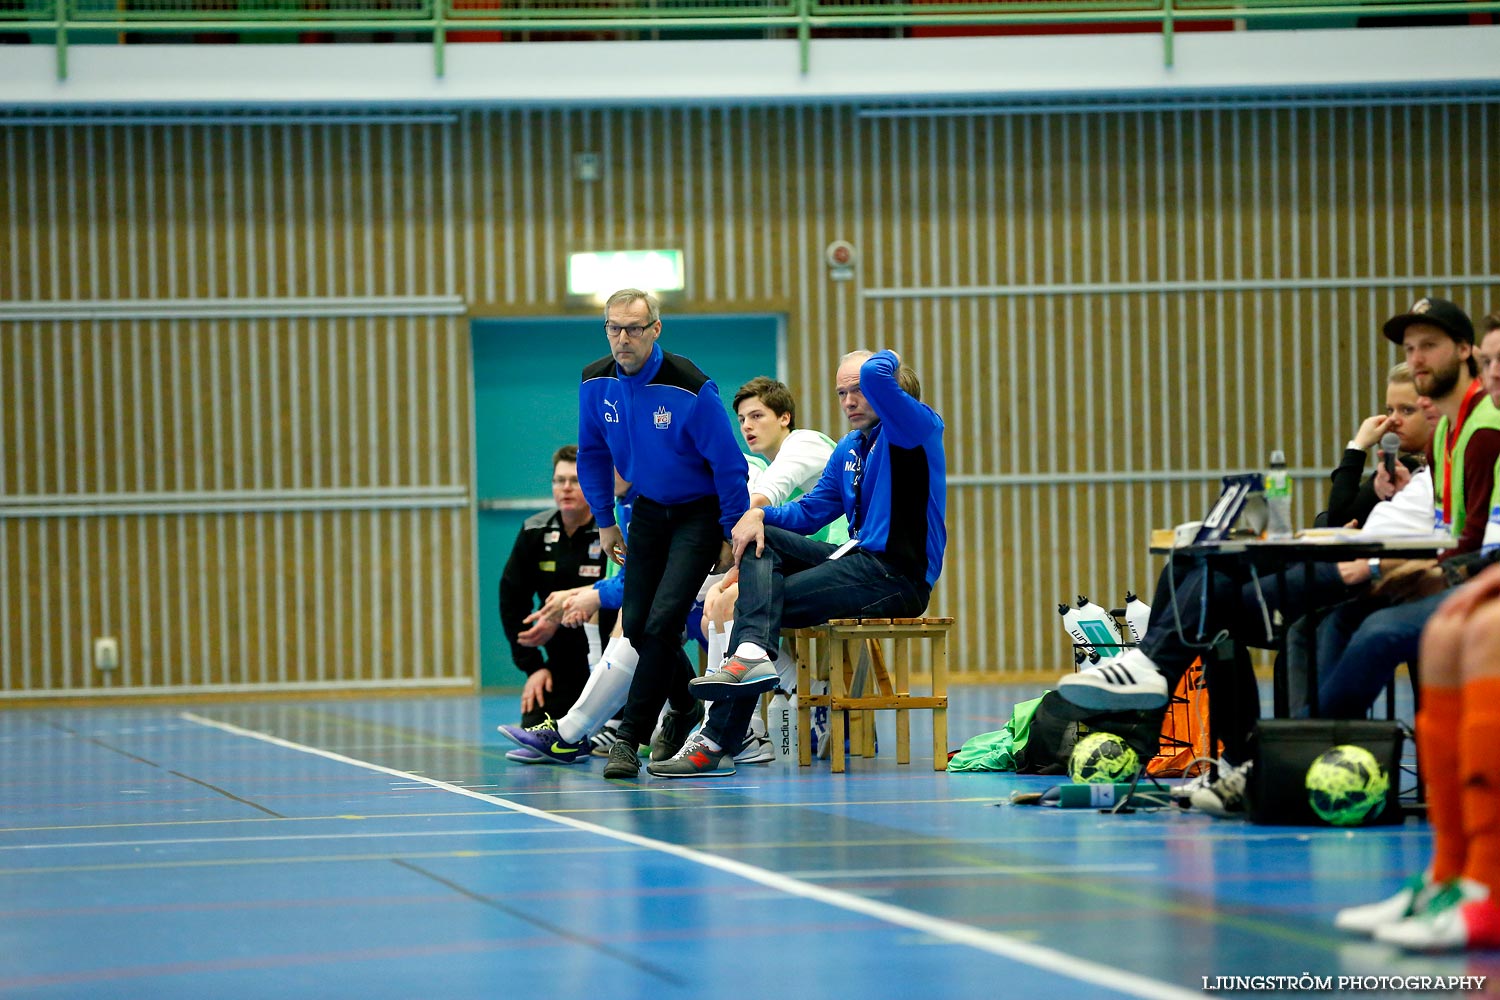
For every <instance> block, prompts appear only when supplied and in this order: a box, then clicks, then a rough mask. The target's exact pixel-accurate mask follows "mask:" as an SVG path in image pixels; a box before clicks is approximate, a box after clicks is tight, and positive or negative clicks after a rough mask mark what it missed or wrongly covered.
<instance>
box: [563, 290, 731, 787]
mask: <svg viewBox="0 0 1500 1000" xmlns="http://www.w3.org/2000/svg"><path fill="white" fill-rule="evenodd" d="M604 332H605V335H606V336H607V337H608V338H609V348H610V356H609V357H607V358H601V359H599V360H598V361H596V362H594V363H593V364H591V365H589V366H588V367H587V368H585V369H584V370H583V384H582V386H580V388H579V391H578V479H579V482H580V484H581V485H582V486H583V495H584V498H585V499H586V500H588V502H589V506H590V507H591V508H592V509H593V512H594V519H595V521H597V523H598V525H599V542H600V544H601V545H602V546H603V548H604V551H605V552H606V553H607V554H608V555H609V557H610V558H611V559H613V560H614V561H615V562H617V563H620V564H623V563H624V562H625V558H626V540H625V538H624V536H623V535H622V534H621V532H620V528H619V525H617V524H616V523H615V512H614V470H615V469H619V470H620V475H621V476H623V477H624V478H625V479H626V480H628V481H629V482H630V483H632V484H633V485H634V487H635V490H636V501H635V505H634V507H633V509H632V511H631V516H630V539H629V558H630V572H629V573H626V574H625V600H624V605H623V606H622V608H621V618H622V621H623V623H624V626H623V627H624V630H625V638H627V639H629V640H630V643H631V645H632V646H633V647H634V648H635V650H636V652H637V653H638V654H639V656H640V661H639V663H637V665H636V670H635V677H634V678H632V679H631V682H630V697H629V699H628V700H627V701H626V703H625V709H624V712H623V714H622V716H621V721H620V729H619V737H620V739H619V742H618V743H616V744H615V745H614V746H613V747H611V748H610V752H609V762H608V763H607V764H606V765H605V766H604V776H605V777H606V778H633V777H635V776H636V775H637V774H638V773H639V772H640V768H641V763H640V759H639V757H638V756H637V755H636V747H637V746H638V745H639V744H640V743H641V742H643V741H646V740H649V739H650V738H651V732H652V730H653V729H654V728H655V725H656V718H657V715H658V714H659V713H660V712H661V707H662V704H663V702H668V703H669V704H670V707H671V711H670V712H669V713H668V715H667V719H666V721H665V723H664V724H663V726H662V735H661V737H660V738H659V740H658V744H657V745H653V746H652V748H651V756H652V758H653V759H660V760H665V759H667V758H669V757H671V756H672V755H673V754H675V753H676V752H677V750H678V748H679V747H681V746H682V743H683V741H684V740H685V739H687V735H688V733H689V732H690V731H692V729H693V727H694V726H695V725H696V724H697V723H698V721H699V720H700V719H701V718H702V714H703V709H702V706H701V705H700V704H699V703H698V702H697V701H696V700H694V698H693V695H692V694H691V693H690V692H689V690H688V681H689V679H691V678H692V677H693V676H694V671H693V667H692V664H691V663H690V662H689V661H688V658H687V656H686V654H684V653H683V651H682V630H683V627H684V625H685V624H686V623H687V616H688V612H689V611H690V610H691V609H692V606H693V600H694V598H696V597H697V595H698V588H699V587H700V586H701V585H702V583H703V578H704V577H705V576H707V575H708V573H709V571H710V570H712V569H714V568H715V566H718V565H721V564H722V565H723V566H725V567H726V568H727V566H728V564H729V554H730V546H729V541H728V539H729V535H730V531H731V530H732V529H733V528H734V526H735V524H736V523H737V522H738V521H739V519H740V515H742V514H744V513H745V511H746V510H747V509H748V508H749V506H750V494H749V491H748V490H747V489H746V486H745V483H746V479H747V477H748V475H749V465H748V464H747V463H746V461H745V456H744V455H743V454H742V453H741V452H740V449H739V443H738V442H737V441H736V440H735V436H734V428H733V427H732V426H731V425H730V423H729V415H728V413H726V412H725V410H724V404H723V403H722V402H720V400H719V390H718V387H717V386H715V385H714V383H713V381H712V380H710V379H709V377H708V376H707V375H705V374H703V372H701V371H699V370H698V368H697V366H696V365H694V364H693V363H692V362H691V361H689V360H688V359H687V358H684V357H681V356H679V355H676V354H667V353H666V352H664V351H663V350H662V349H661V348H660V347H658V346H657V345H656V338H657V337H659V336H660V335H661V311H660V306H659V305H658V304H657V300H656V296H654V295H652V294H651V293H649V292H644V291H641V290H640V289H638V288H625V289H621V290H620V291H618V292H616V293H615V294H613V295H611V296H610V297H609V301H608V302H606V303H605V305H604ZM582 743H583V744H584V745H586V744H587V738H585V739H584V740H583V741H582ZM583 752H584V753H587V752H588V751H587V750H586V749H585V750H583Z"/></svg>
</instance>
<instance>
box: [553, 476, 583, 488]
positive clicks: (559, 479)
mask: <svg viewBox="0 0 1500 1000" xmlns="http://www.w3.org/2000/svg"><path fill="white" fill-rule="evenodd" d="M552 485H553V486H577V485H578V477H577V476H553V477H552Z"/></svg>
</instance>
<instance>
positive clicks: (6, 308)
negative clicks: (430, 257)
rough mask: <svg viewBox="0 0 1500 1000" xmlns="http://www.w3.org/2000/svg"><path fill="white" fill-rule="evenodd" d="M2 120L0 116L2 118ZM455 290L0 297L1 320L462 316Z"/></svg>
mask: <svg viewBox="0 0 1500 1000" xmlns="http://www.w3.org/2000/svg"><path fill="white" fill-rule="evenodd" d="M3 121H4V119H0V122H3ZM467 308H468V307H467V305H466V304H465V303H464V300H463V298H462V297H461V296H457V295H410V296H407V295H390V296H353V297H349V298H326V299H325V298H285V299H277V298H244V299H101V300H98V301H89V300H86V299H85V300H78V299H75V300H72V301H58V300H49V301H39V302H0V322H14V323H19V322H67V321H78V320H124V319H230V318H232V319H284V318H288V317H298V318H308V317H311V318H316V317H346V316H461V315H463V314H464V312H465V311H466V310H467Z"/></svg>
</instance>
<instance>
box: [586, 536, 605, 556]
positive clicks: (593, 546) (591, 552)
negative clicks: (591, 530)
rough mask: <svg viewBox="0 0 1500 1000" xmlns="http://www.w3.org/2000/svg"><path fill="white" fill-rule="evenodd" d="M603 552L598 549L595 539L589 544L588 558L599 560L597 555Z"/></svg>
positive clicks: (597, 542)
mask: <svg viewBox="0 0 1500 1000" xmlns="http://www.w3.org/2000/svg"><path fill="white" fill-rule="evenodd" d="M603 551H604V550H603V549H602V548H600V547H599V539H597V538H596V539H594V540H593V541H592V542H589V558H590V559H598V558H599V554H600V553H601V552H603Z"/></svg>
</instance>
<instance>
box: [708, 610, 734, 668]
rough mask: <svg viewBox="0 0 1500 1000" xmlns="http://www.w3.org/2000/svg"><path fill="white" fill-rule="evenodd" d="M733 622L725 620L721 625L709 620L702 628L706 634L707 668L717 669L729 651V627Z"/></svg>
mask: <svg viewBox="0 0 1500 1000" xmlns="http://www.w3.org/2000/svg"><path fill="white" fill-rule="evenodd" d="M733 624H734V623H733V622H725V623H724V624H723V625H722V626H715V625H714V623H713V622H709V623H708V627H707V629H705V630H704V631H705V634H706V635H707V636H708V669H710V670H718V669H719V667H720V665H722V664H723V662H724V657H725V655H727V654H728V652H729V627H730V626H731V625H733Z"/></svg>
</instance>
